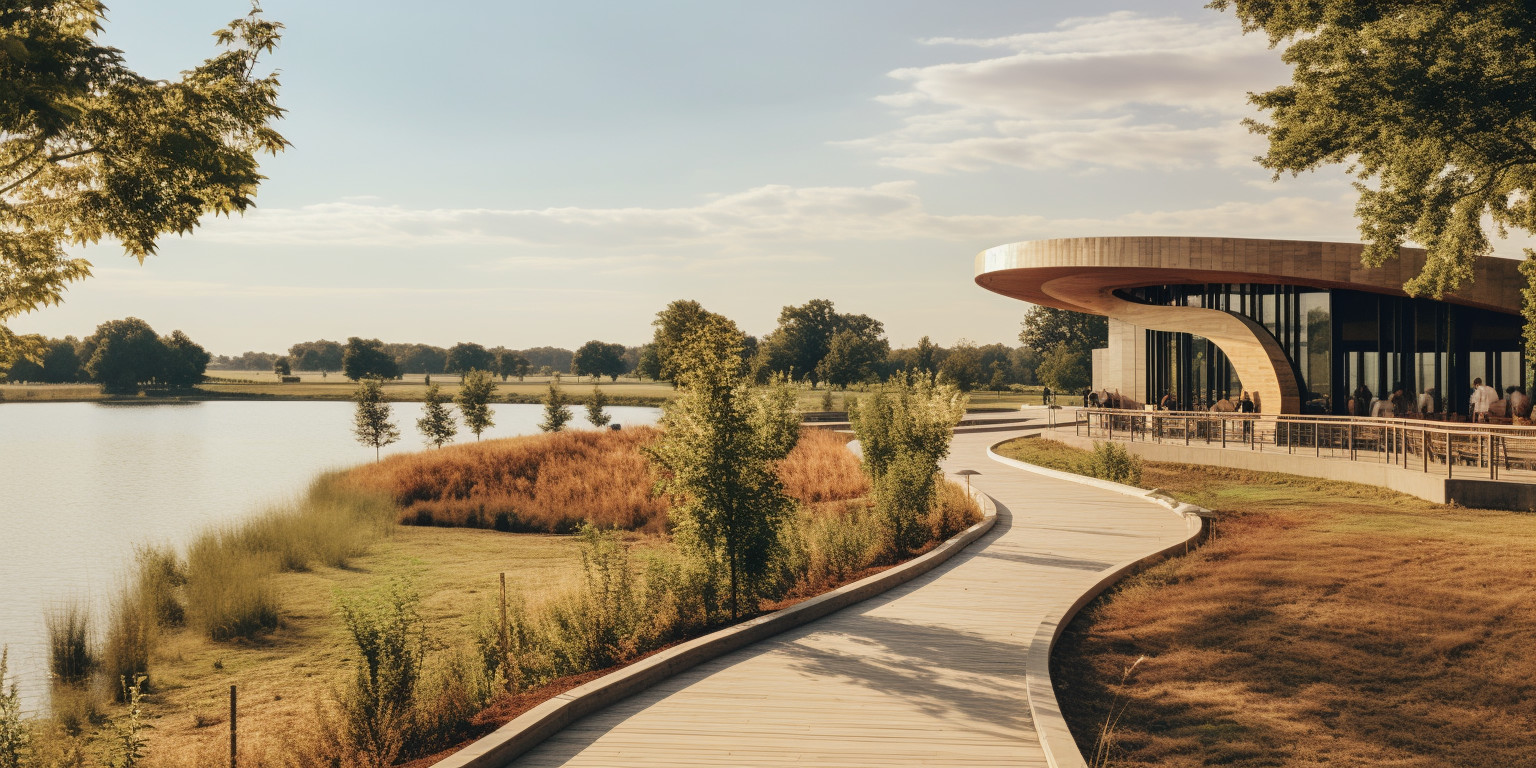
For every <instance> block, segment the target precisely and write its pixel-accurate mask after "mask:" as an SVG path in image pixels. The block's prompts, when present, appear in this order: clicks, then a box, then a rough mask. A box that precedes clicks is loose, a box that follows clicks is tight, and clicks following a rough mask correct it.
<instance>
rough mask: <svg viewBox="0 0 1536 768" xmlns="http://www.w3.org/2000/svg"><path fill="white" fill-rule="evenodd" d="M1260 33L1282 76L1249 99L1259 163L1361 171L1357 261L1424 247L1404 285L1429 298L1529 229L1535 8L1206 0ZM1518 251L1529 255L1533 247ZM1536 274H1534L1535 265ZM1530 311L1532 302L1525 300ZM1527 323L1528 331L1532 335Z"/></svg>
mask: <svg viewBox="0 0 1536 768" xmlns="http://www.w3.org/2000/svg"><path fill="white" fill-rule="evenodd" d="M1210 6H1211V7H1212V8H1216V9H1218V10H1226V9H1232V10H1234V11H1235V13H1236V14H1237V17H1238V18H1239V19H1240V20H1241V21H1242V24H1243V28H1244V30H1245V31H1248V32H1259V31H1262V32H1263V33H1264V34H1265V35H1267V36H1268V38H1269V41H1270V44H1271V45H1272V46H1284V52H1283V54H1282V56H1283V58H1284V60H1285V62H1286V63H1288V64H1290V65H1291V67H1292V77H1291V83H1290V84H1288V85H1282V86H1279V87H1276V88H1274V89H1272V90H1269V91H1265V92H1263V93H1258V94H1253V95H1252V96H1251V97H1250V99H1251V101H1252V102H1253V103H1254V104H1255V105H1256V106H1258V107H1259V108H1261V109H1263V110H1264V111H1265V112H1267V113H1268V116H1267V122H1261V121H1249V126H1250V128H1251V129H1252V130H1254V131H1255V132H1257V133H1260V134H1262V135H1264V136H1266V137H1267V138H1268V140H1269V148H1268V151H1267V152H1266V153H1265V154H1264V155H1263V156H1262V157H1260V158H1259V162H1260V163H1261V164H1262V165H1263V166H1264V167H1265V168H1269V169H1271V170H1273V171H1274V172H1275V174H1276V176H1277V177H1278V176H1279V175H1280V174H1281V173H1292V174H1297V173H1300V172H1302V171H1310V170H1315V169H1317V168H1319V167H1322V166H1324V165H1332V164H1345V166H1346V169H1347V171H1348V172H1349V173H1350V174H1351V175H1353V176H1354V177H1355V178H1356V179H1358V182H1357V183H1356V184H1355V188H1356V190H1357V192H1358V195H1359V197H1358V201H1357V203H1356V206H1355V214H1356V216H1357V217H1358V218H1359V222H1360V233H1361V237H1362V238H1363V239H1364V240H1365V241H1366V242H1367V243H1368V245H1367V247H1366V249H1365V254H1364V256H1363V260H1364V262H1365V263H1366V264H1368V265H1373V266H1374V265H1379V264H1382V263H1383V262H1385V261H1387V260H1388V259H1392V258H1396V257H1397V255H1398V249H1399V248H1400V247H1401V246H1402V245H1403V244H1404V242H1405V241H1408V240H1412V241H1414V242H1417V243H1419V244H1421V245H1423V246H1424V247H1425V249H1426V251H1427V260H1426V261H1425V264H1424V268H1423V270H1422V271H1421V272H1420V273H1419V274H1418V275H1417V276H1415V277H1414V278H1412V279H1411V280H1409V281H1408V283H1407V284H1406V285H1405V286H1404V289H1405V290H1406V291H1407V292H1408V293H1409V294H1411V295H1423V294H1429V295H1432V296H1434V297H1436V298H1439V297H1440V296H1441V295H1442V294H1443V293H1445V292H1447V291H1453V290H1456V289H1457V288H1459V287H1460V286H1462V285H1463V284H1464V283H1467V282H1469V281H1471V280H1472V279H1473V265H1474V264H1475V262H1476V260H1477V258H1478V257H1480V256H1485V255H1488V254H1489V253H1491V252H1492V244H1491V242H1490V241H1489V238H1488V234H1487V232H1485V230H1484V228H1483V222H1484V219H1487V220H1488V221H1490V222H1491V223H1492V224H1493V225H1494V226H1495V227H1496V228H1497V229H1498V230H1499V231H1500V232H1501V233H1502V232H1503V231H1505V230H1507V229H1508V228H1515V229H1522V230H1525V231H1527V232H1536V7H1533V6H1532V5H1531V4H1530V3H1529V2H1523V1H1521V0H1480V1H1479V2H1462V3H1410V2H1403V1H1402V0H1357V1H1356V2H1349V3H1341V2H1336V1H1335V0H1292V1H1291V2H1284V3H1281V2H1275V0H1214V1H1213V2H1211V3H1210ZM1526 254H1527V258H1536V254H1533V253H1532V252H1531V251H1530V250H1527V252H1526ZM1531 277H1532V278H1536V274H1532V275H1531ZM1528 309H1529V308H1528ZM1533 331H1536V327H1533V326H1531V325H1529V324H1528V325H1527V331H1526V334H1527V343H1528V344H1529V343H1531V342H1532V341H1533V340H1536V333H1533Z"/></svg>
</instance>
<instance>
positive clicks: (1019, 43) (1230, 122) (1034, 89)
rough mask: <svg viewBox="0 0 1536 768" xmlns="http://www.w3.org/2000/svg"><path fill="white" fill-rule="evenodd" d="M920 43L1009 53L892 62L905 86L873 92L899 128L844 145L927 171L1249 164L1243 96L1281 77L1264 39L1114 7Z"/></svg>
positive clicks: (1210, 21) (1255, 144)
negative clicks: (1036, 26) (1050, 25)
mask: <svg viewBox="0 0 1536 768" xmlns="http://www.w3.org/2000/svg"><path fill="white" fill-rule="evenodd" d="M925 42H927V43H929V44H934V45H954V46H963V47H967V48H980V49H985V50H993V49H1007V50H1008V51H1010V52H1009V53H1007V54H1006V55H1001V56H994V57H990V58H984V59H980V60H973V61H960V62H953V63H946V64H937V65H933V66H926V67H910V68H904V69H898V70H895V71H893V72H891V73H890V75H891V77H892V78H894V79H896V80H898V81H901V82H902V83H903V84H904V85H905V89H904V90H902V91H900V92H897V93H893V94H889V95H886V96H883V97H881V98H880V101H881V102H883V103H885V104H887V105H889V106H891V107H893V108H896V109H898V110H900V111H902V112H904V113H905V114H904V115H903V120H902V124H901V126H900V127H899V128H897V129H895V130H893V131H889V132H887V133H884V134H880V135H877V136H873V137H869V138H866V139H860V140H855V141H850V142H843V143H844V144H846V145H848V146H854V147H858V148H862V149H865V150H868V151H871V152H874V153H876V154H878V156H879V157H880V162H881V163H882V164H884V165H888V166H892V167H897V168H904V169H909V170H916V171H921V172H925V173H945V172H954V171H976V170H981V169H984V168H988V167H992V166H1008V167H1017V168H1026V169H1031V170H1038V169H1059V168H1066V167H1080V166H1106V167H1113V168H1160V169H1169V168H1187V167H1197V166H1209V165H1220V166H1234V165H1242V164H1246V163H1247V162H1248V161H1249V160H1250V158H1252V157H1253V156H1254V155H1256V154H1258V153H1259V152H1260V151H1261V150H1262V147H1263V141H1262V139H1260V138H1258V137H1255V136H1252V135H1250V134H1249V133H1248V132H1247V130H1246V129H1245V128H1243V127H1242V125H1241V124H1240V121H1241V119H1242V117H1244V116H1246V115H1248V114H1250V112H1251V110H1250V108H1249V107H1248V106H1247V104H1246V99H1247V95H1246V94H1247V92H1248V91H1255V90H1263V89H1266V88H1268V87H1271V86H1273V85H1275V84H1276V83H1279V82H1283V81H1284V80H1285V78H1286V76H1287V74H1286V70H1285V67H1284V66H1283V64H1281V62H1280V60H1279V55H1278V54H1277V53H1276V52H1274V51H1271V50H1269V49H1268V47H1267V43H1266V42H1265V40H1264V39H1263V38H1262V37H1256V36H1244V35H1242V34H1240V31H1239V29H1238V28H1237V25H1236V23H1235V21H1234V20H1233V19H1232V18H1231V17H1230V16H1218V15H1215V14H1212V15H1211V16H1210V17H1209V18H1207V19H1205V20H1202V21H1199V22H1193V21H1185V20H1182V19H1176V18H1152V17H1147V16H1143V15H1141V14H1137V13H1134V12H1131V11H1122V12H1117V13H1112V14H1109V15H1107V16H1099V17H1093V18H1076V19H1068V20H1066V21H1063V22H1061V23H1060V24H1058V25H1057V26H1056V27H1055V28H1054V29H1052V30H1050V31H1047V32H1037V33H1030V34H1020V35H1012V36H1008V37H999V38H993V39H987V40H962V39H955V38H939V39H934V40H928V41H925Z"/></svg>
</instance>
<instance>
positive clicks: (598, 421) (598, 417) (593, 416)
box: [587, 384, 613, 429]
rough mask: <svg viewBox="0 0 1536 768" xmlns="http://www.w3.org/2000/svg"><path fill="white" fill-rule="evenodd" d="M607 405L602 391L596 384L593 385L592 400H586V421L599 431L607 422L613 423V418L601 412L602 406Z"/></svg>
mask: <svg viewBox="0 0 1536 768" xmlns="http://www.w3.org/2000/svg"><path fill="white" fill-rule="evenodd" d="M607 404H608V396H607V395H605V394H603V390H602V389H600V388H599V387H598V386H597V385H596V384H593V385H592V398H591V399H590V400H587V421H589V422H591V423H592V426H594V427H598V428H599V429H601V428H602V427H606V426H608V422H610V421H613V417H612V416H609V415H608V412H607V411H604V410H603V406H606V405H607Z"/></svg>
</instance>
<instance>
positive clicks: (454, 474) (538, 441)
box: [348, 427, 869, 533]
mask: <svg viewBox="0 0 1536 768" xmlns="http://www.w3.org/2000/svg"><path fill="white" fill-rule="evenodd" d="M659 434H660V433H659V432H658V431H657V430H656V429H653V428H650V427H638V428H633V429H624V430H619V431H611V430H607V431H575V432H559V433H555V434H549V435H532V436H528V437H517V438H509V439H505V440H487V441H485V442H481V443H467V444H464V445H456V446H449V447H447V448H443V449H441V450H434V451H423V452H421V453H414V454H409V455H402V456H392V457H390V458H387V459H385V460H384V461H382V462H376V463H374V464H368V465H364V466H361V467H358V468H356V469H354V470H351V472H349V473H348V478H349V480H351V481H353V482H356V483H358V484H359V485H361V486H362V487H364V488H369V489H373V490H378V491H382V492H384V493H387V494H389V495H390V496H392V497H393V498H394V499H395V503H396V504H398V505H399V507H400V511H399V521H400V522H401V523H404V524H407V525H436V526H453V527H466V528H494V529H496V530H499V531H513V532H539V533H566V532H570V531H573V530H575V529H576V528H577V527H578V526H580V525H581V523H582V522H584V521H585V522H590V523H592V524H593V525H595V526H597V527H599V528H619V529H623V530H633V531H645V532H648V533H660V532H662V531H665V530H666V524H667V501H666V499H664V498H659V497H656V496H655V495H653V493H652V488H653V486H654V484H655V478H654V476H653V475H652V473H651V467H650V463H649V462H648V460H647V459H646V457H645V454H644V452H643V449H644V447H645V446H647V445H649V444H650V443H651V442H652V441H653V440H655V439H656V437H657V435H659ZM847 442H848V438H847V436H846V435H841V434H838V433H833V432H827V431H824V430H814V429H808V430H805V431H804V432H803V433H802V436H801V439H800V443H799V445H797V446H796V447H795V450H794V451H792V452H791V453H790V455H789V457H788V458H786V459H785V460H784V462H783V463H782V464H781V465H780V469H779V474H780V477H781V478H782V479H783V481H784V485H785V490H786V491H787V492H788V493H789V495H790V496H791V497H793V498H795V499H796V500H798V501H801V502H802V503H806V504H818V503H823V502H829V501H845V500H848V499H854V498H858V497H860V496H863V495H864V494H866V493H868V491H869V483H868V481H867V480H866V479H865V477H864V475H863V473H862V472H861V471H860V470H859V461H858V459H857V458H856V457H855V456H854V455H853V454H852V453H851V452H850V451H849V450H848V448H847Z"/></svg>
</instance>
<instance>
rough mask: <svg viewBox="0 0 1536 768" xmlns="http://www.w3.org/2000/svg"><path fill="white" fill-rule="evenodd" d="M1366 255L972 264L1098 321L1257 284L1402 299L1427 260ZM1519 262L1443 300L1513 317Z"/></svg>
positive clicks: (1296, 253) (1265, 248)
mask: <svg viewBox="0 0 1536 768" xmlns="http://www.w3.org/2000/svg"><path fill="white" fill-rule="evenodd" d="M1363 250H1364V246H1363V245H1360V244H1358V243H1323V242H1308V241H1300V240H1257V239H1246V238H1233V237H1077V238H1061V239H1056V240H1031V241H1025V242H1019V243H1009V244H1008V245H1000V246H997V247H996V248H989V249H987V250H985V251H982V252H981V253H980V254H977V256H976V284H977V285H979V286H981V287H983V288H986V289H987V290H989V291H992V292H994V293H999V294H1002V295H1004V296H1009V297H1012V298H1015V299H1019V300H1021V301H1027V302H1030V303H1031V304H1040V305H1043V306H1048V307H1056V308H1058V309H1071V310H1076V311H1079V312H1092V313H1094V314H1105V313H1104V312H1103V311H1100V310H1099V309H1097V308H1096V307H1097V306H1098V305H1099V300H1100V298H1101V297H1105V296H1108V295H1109V294H1111V293H1112V292H1113V291H1115V290H1117V289H1122V288H1137V287H1142V286H1148V285H1178V284H1191V285H1198V284H1204V283H1258V284H1277V285H1300V286H1308V287H1312V288H1342V289H1349V290H1356V291H1369V292H1372V293H1382V294H1388V295H1393V296H1406V295H1407V294H1406V293H1405V292H1404V291H1403V284H1404V283H1406V282H1407V281H1409V280H1411V279H1412V278H1413V277H1414V276H1415V275H1417V274H1418V273H1419V271H1420V270H1421V269H1422V268H1423V266H1424V251H1423V250H1420V249H1417V248H1403V249H1402V250H1401V255H1400V256H1399V258H1397V259H1396V260H1394V261H1391V262H1388V263H1387V264H1384V265H1382V266H1380V267H1366V266H1364V265H1362V264H1361V263H1360V254H1361V252H1362V251H1363ZM1518 266H1519V261H1517V260H1514V259H1503V258H1495V257H1487V258H1481V259H1478V260H1477V263H1476V265H1475V266H1474V269H1473V280H1472V281H1471V282H1470V283H1469V284H1467V285H1465V286H1463V287H1462V290H1460V291H1457V292H1455V293H1451V294H1446V295H1445V296H1443V297H1442V300H1444V301H1447V302H1450V303H1453V304H1461V305H1465V306H1469V307H1479V308H1482V309H1489V310H1493V311H1496V312H1505V313H1510V314H1518V313H1519V312H1520V288H1521V286H1522V285H1524V283H1525V280H1524V278H1523V277H1521V276H1520V274H1519V269H1518Z"/></svg>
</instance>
